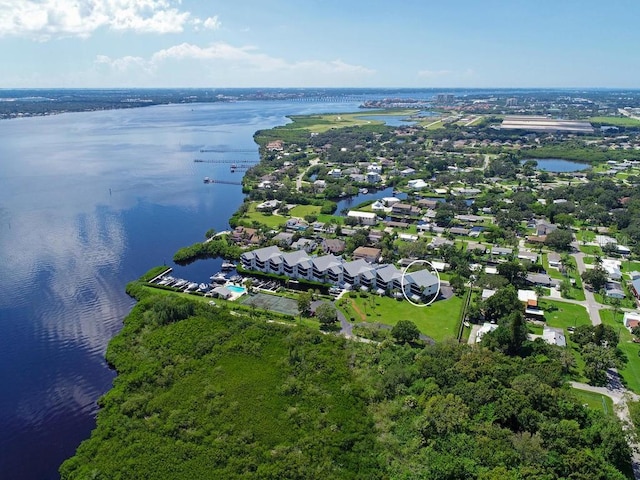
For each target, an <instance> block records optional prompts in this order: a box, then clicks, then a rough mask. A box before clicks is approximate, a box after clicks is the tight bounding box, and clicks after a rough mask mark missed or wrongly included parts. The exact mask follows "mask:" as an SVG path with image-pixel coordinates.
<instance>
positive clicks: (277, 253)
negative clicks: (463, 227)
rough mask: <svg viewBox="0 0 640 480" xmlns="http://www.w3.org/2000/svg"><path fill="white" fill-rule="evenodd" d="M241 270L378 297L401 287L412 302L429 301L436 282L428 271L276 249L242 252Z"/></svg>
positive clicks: (437, 282) (434, 291) (436, 285)
mask: <svg viewBox="0 0 640 480" xmlns="http://www.w3.org/2000/svg"><path fill="white" fill-rule="evenodd" d="M240 258H241V261H242V266H243V268H245V269H247V270H254V271H260V272H263V273H271V274H276V275H286V276H287V277H289V278H293V279H304V280H308V281H315V282H322V283H329V284H332V285H337V286H339V287H342V288H346V289H351V288H360V289H362V290H370V291H374V292H376V293H378V294H380V295H383V294H390V293H396V294H397V293H399V292H400V290H402V288H403V287H404V289H405V293H406V295H407V296H408V297H410V298H411V299H412V300H416V301H417V300H420V299H421V298H423V297H424V298H429V297H432V296H433V295H435V294H436V293H437V292H438V284H439V281H438V278H437V277H436V276H435V275H433V274H432V273H430V272H429V270H428V269H424V270H418V271H414V272H411V273H407V274H406V275H405V276H404V280H403V278H402V271H401V270H399V269H398V268H397V267H396V266H395V265H390V264H371V263H369V262H367V261H366V260H365V259H363V258H360V259H358V260H354V261H351V262H348V261H346V260H344V259H343V258H342V257H337V256H335V255H333V254H329V255H323V256H319V257H312V256H309V255H308V254H307V253H306V252H305V251H303V250H300V251H297V252H282V251H281V250H280V249H279V248H278V247H276V246H270V247H265V248H259V249H257V250H253V251H250V252H245V253H243V254H242V256H241V257H240Z"/></svg>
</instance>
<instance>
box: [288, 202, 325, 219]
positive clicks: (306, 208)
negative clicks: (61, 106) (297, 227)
mask: <svg viewBox="0 0 640 480" xmlns="http://www.w3.org/2000/svg"><path fill="white" fill-rule="evenodd" d="M321 208H322V207H319V206H318V205H296V206H295V207H293V208H292V209H291V210H289V215H291V216H292V217H299V218H304V216H305V215H318V214H319V213H320V209H321Z"/></svg>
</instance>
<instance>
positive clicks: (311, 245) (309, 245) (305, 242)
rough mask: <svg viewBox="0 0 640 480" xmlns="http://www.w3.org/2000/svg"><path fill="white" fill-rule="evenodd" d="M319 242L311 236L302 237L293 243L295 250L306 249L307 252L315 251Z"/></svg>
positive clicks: (292, 246)
mask: <svg viewBox="0 0 640 480" xmlns="http://www.w3.org/2000/svg"><path fill="white" fill-rule="evenodd" d="M317 246H318V244H317V243H316V242H315V241H314V240H312V239H310V238H300V239H298V240H296V241H295V242H293V243H292V244H291V248H292V249H293V250H304V251H305V252H307V253H311V252H313V251H314V250H315V249H316V248H317Z"/></svg>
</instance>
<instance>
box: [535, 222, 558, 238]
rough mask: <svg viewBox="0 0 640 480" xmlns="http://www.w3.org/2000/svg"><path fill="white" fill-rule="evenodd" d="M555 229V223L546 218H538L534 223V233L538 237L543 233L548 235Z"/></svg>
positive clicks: (556, 227)
mask: <svg viewBox="0 0 640 480" xmlns="http://www.w3.org/2000/svg"><path fill="white" fill-rule="evenodd" d="M557 229H558V226H557V225H554V224H553V223H549V222H547V221H546V220H538V222H537V223H536V235H537V236H539V237H540V236H543V235H548V234H549V233H551V232H553V231H554V230H557Z"/></svg>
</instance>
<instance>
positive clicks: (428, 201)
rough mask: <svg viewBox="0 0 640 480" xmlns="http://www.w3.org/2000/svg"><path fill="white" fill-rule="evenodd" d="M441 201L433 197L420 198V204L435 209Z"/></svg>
mask: <svg viewBox="0 0 640 480" xmlns="http://www.w3.org/2000/svg"><path fill="white" fill-rule="evenodd" d="M439 203H440V202H439V201H438V200H436V199H433V198H422V199H420V200H418V205H419V206H420V207H423V208H429V209H432V210H435V208H436V207H437V206H438V204H439Z"/></svg>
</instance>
